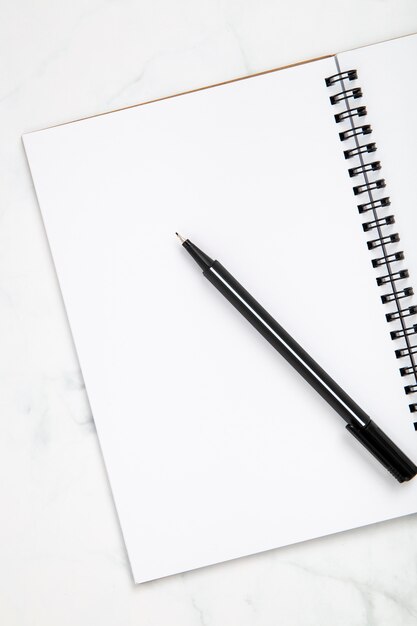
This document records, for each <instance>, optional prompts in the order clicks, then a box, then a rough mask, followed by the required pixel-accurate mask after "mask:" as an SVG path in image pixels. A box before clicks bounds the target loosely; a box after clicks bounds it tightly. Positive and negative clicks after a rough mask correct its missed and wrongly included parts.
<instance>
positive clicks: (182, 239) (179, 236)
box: [175, 233, 186, 244]
mask: <svg viewBox="0 0 417 626" xmlns="http://www.w3.org/2000/svg"><path fill="white" fill-rule="evenodd" d="M175 234H176V235H177V237H178V239H179V240H180V241H181V243H182V244H183V243H184V241H186V239H184V237H181V235H180V234H179V233H175Z"/></svg>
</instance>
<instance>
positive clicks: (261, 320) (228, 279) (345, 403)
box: [203, 261, 371, 426]
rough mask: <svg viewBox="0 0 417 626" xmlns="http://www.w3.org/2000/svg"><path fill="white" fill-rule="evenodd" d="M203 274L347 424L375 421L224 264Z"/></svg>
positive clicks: (363, 423) (363, 424) (212, 266)
mask: <svg viewBox="0 0 417 626" xmlns="http://www.w3.org/2000/svg"><path fill="white" fill-rule="evenodd" d="M203 273H204V276H205V277H206V278H207V279H208V280H209V281H210V282H211V283H212V285H214V286H215V287H216V288H217V289H218V290H219V291H220V292H221V293H222V294H223V295H224V297H225V298H226V299H227V300H228V301H229V302H230V303H231V304H232V305H233V306H234V307H235V308H236V309H237V310H238V311H239V312H240V313H241V314H242V315H243V317H245V318H246V319H247V320H248V322H250V324H252V326H254V327H255V328H256V330H257V331H258V332H259V333H260V334H261V335H262V336H263V337H264V338H265V339H266V340H267V341H268V342H269V343H270V344H271V345H272V346H273V347H274V348H275V349H276V350H277V351H278V352H279V353H280V354H281V355H282V356H283V357H284V359H286V360H287V361H288V363H290V365H292V366H293V367H294V369H296V370H297V372H298V373H299V374H301V376H303V378H305V380H306V381H307V382H308V383H310V385H311V386H312V387H313V388H314V389H315V390H316V391H317V392H318V393H319V394H320V395H321V396H322V397H323V398H324V399H325V400H326V401H327V402H328V403H329V404H330V405H331V406H332V407H333V408H334V410H335V411H337V413H338V414H339V415H340V416H341V417H342V418H343V419H344V420H345V422H347V423H348V424H353V425H355V424H356V425H360V426H365V425H366V424H368V423H369V422H370V421H371V418H370V417H369V415H367V414H366V413H365V411H363V410H362V409H361V408H360V406H359V405H358V404H356V402H354V400H352V398H351V397H350V396H349V395H348V394H347V393H346V392H345V391H344V390H343V389H342V388H341V387H340V386H339V385H338V384H337V383H336V382H335V381H334V380H333V379H332V378H331V377H330V376H329V375H328V374H327V372H325V371H324V369H323V368H322V367H320V365H319V364H318V363H317V362H316V361H315V360H314V359H312V358H311V356H310V355H309V354H308V353H307V352H306V351H305V350H304V349H303V348H302V347H301V346H300V344H299V343H297V342H296V341H295V340H294V339H293V338H292V337H291V335H289V334H288V333H287V331H286V330H285V329H284V328H283V327H282V326H281V325H280V324H278V322H277V321H276V320H275V319H274V318H273V317H272V316H271V315H270V314H269V313H268V312H267V311H266V310H265V309H264V308H263V307H262V306H261V305H260V304H259V302H257V300H255V298H254V297H253V296H251V294H250V293H249V292H248V291H246V289H245V288H244V287H242V285H241V284H240V283H239V282H238V281H237V280H236V279H235V278H234V277H233V276H232V275H231V274H230V273H229V272H228V271H227V270H226V268H225V267H223V265H222V264H221V263H219V262H218V261H214V262H213V263H212V265H211V266H210V268H208V269H206V270H205V271H204V272H203Z"/></svg>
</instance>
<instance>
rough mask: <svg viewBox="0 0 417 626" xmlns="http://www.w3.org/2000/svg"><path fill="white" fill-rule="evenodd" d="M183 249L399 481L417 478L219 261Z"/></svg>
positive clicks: (378, 431)
mask: <svg viewBox="0 0 417 626" xmlns="http://www.w3.org/2000/svg"><path fill="white" fill-rule="evenodd" d="M178 236H179V238H180V239H181V242H182V245H183V246H184V248H185V249H186V250H187V251H188V253H189V254H190V255H191V256H192V257H193V259H194V261H195V262H196V263H197V264H198V265H199V266H200V268H201V269H202V270H203V274H204V276H205V277H206V278H207V279H208V280H209V281H210V282H211V283H212V284H213V285H214V286H215V287H216V289H218V290H219V291H220V292H221V293H222V294H223V295H224V297H225V298H226V299H227V300H228V301H229V302H230V303H231V304H232V305H233V306H234V307H235V308H236V309H237V310H238V311H239V312H240V313H241V314H242V315H243V317H245V318H246V319H247V320H248V322H250V323H251V324H252V326H253V327H254V328H256V330H257V331H258V332H259V333H260V334H261V335H262V336H263V337H265V339H266V340H267V341H268V342H269V343H270V344H271V345H272V346H273V347H274V348H275V349H276V350H277V351H278V352H279V353H280V354H281V355H282V356H283V357H284V359H286V360H287V361H288V363H290V364H291V365H292V366H293V368H294V369H295V370H297V372H298V373H299V374H301V376H302V377H303V378H304V379H305V380H306V381H307V382H308V383H310V385H311V386H312V387H313V388H314V389H315V390H316V391H317V392H318V393H319V394H320V396H321V397H322V398H324V399H325V400H326V401H327V402H328V403H329V404H330V406H331V407H333V409H334V410H335V411H336V412H337V413H338V414H339V415H340V416H341V417H342V418H343V419H344V420H345V422H346V428H347V430H348V432H350V433H351V434H352V435H353V436H354V437H355V438H356V439H357V440H358V441H360V443H361V444H362V445H363V446H364V447H365V448H366V449H367V450H368V452H370V453H371V454H372V455H373V456H374V457H375V458H376V459H378V461H379V462H380V463H381V464H382V465H383V466H384V467H385V468H386V469H387V470H388V471H389V472H391V474H392V475H393V476H394V477H395V478H396V479H397V480H398V481H399V482H404V481H408V480H410V479H411V478H413V477H414V476H415V475H416V474H417V467H416V465H415V464H414V463H413V461H411V459H409V458H408V456H407V455H406V454H404V452H403V451H402V450H400V448H398V446H397V445H396V444H395V443H394V442H393V441H392V440H391V439H390V438H389V437H388V435H386V434H385V433H384V432H383V431H382V430H381V429H380V428H379V427H378V426H377V425H376V424H375V423H374V422H373V421H372V420H371V418H370V417H369V415H367V414H366V413H365V411H363V410H362V409H361V408H360V406H359V405H358V404H356V402H355V401H354V400H352V398H351V397H350V396H349V395H348V394H347V393H346V392H345V391H343V389H342V388H341V387H340V386H339V385H338V384H337V383H336V382H335V381H334V380H333V378H331V377H330V376H329V374H327V372H325V371H324V369H323V368H322V367H320V365H319V364H318V363H317V362H316V361H315V360H314V359H312V358H311V356H310V355H309V354H308V353H307V352H306V351H305V350H304V349H303V348H302V347H301V346H300V344H298V343H297V342H296V341H295V340H294V339H293V338H292V337H291V335H289V334H288V333H287V331H286V330H285V329H284V328H283V327H282V326H281V325H280V324H278V322H277V321H276V320H274V318H273V317H272V316H271V315H270V314H269V313H268V311H266V310H265V309H264V308H263V307H262V306H261V305H260V304H259V302H257V301H256V300H255V298H254V297H253V296H251V294H250V293H249V292H248V291H246V289H245V288H244V287H242V285H241V284H240V283H239V282H238V281H237V280H236V279H235V278H234V277H233V276H232V275H231V274H230V273H229V272H228V271H227V270H226V268H225V267H223V265H222V264H221V263H219V262H218V261H213V260H212V259H211V258H210V257H209V256H207V254H205V253H204V252H203V251H202V250H200V249H199V248H197V246H195V245H194V244H193V243H192V242H191V241H190V240H189V239H183V238H182V237H181V236H180V235H178Z"/></svg>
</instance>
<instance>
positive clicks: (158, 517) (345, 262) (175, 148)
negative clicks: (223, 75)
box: [24, 58, 417, 582]
mask: <svg viewBox="0 0 417 626" xmlns="http://www.w3.org/2000/svg"><path fill="white" fill-rule="evenodd" d="M335 71H336V70H335V60H334V59H333V58H328V59H324V60H320V61H316V62H312V63H309V64H305V65H301V66H298V67H294V68H291V69H287V70H285V71H277V72H272V73H269V74H265V75H262V76H257V77H253V78H249V79H247V80H242V81H238V82H233V83H230V84H226V85H222V86H219V87H215V88H210V89H206V90H202V91H198V92H194V93H190V94H187V95H183V96H179V97H174V98H170V99H167V100H163V101H159V102H155V103H151V104H147V105H144V106H138V107H134V108H130V109H126V110H123V111H119V112H114V113H111V114H107V115H103V116H99V117H95V118H91V119H86V120H82V121H78V122H75V123H71V124H67V125H64V126H60V127H55V128H51V129H48V130H43V131H39V132H36V133H31V134H29V135H26V136H25V137H24V143H25V148H26V151H27V155H28V158H29V162H30V168H31V171H32V175H33V180H34V183H35V188H36V192H37V196H38V199H39V204H40V207H41V211H42V215H43V218H44V222H45V227H46V232H47V235H48V239H49V242H50V246H51V249H52V254H53V258H54V262H55V265H56V270H57V274H58V278H59V281H60V285H61V289H62V293H63V298H64V301H65V305H66V308H67V313H68V318H69V322H70V325H71V330H72V333H73V337H74V341H75V345H76V348H77V352H78V356H79V360H80V364H81V368H82V371H83V375H84V379H85V383H86V387H87V392H88V396H89V399H90V403H91V406H92V410H93V415H94V419H95V422H96V425H97V430H98V434H99V438H100V442H101V446H102V450H103V454H104V458H105V462H106V466H107V470H108V473H109V477H110V482H111V486H112V491H113V495H114V498H115V502H116V506H117V510H118V514H119V517H120V522H121V526H122V530H123V534H124V537H125V541H126V545H127V550H128V554H129V558H130V562H131V566H132V570H133V574H134V578H135V581H136V582H143V581H147V580H150V579H154V578H158V577H161V576H166V575H169V574H174V573H177V572H182V571H185V570H190V569H193V568H197V567H201V566H204V565H208V564H211V563H216V562H219V561H224V560H227V559H232V558H236V557H239V556H243V555H246V554H251V553H255V552H259V551H262V550H268V549H271V548H276V547H278V546H282V545H286V544H290V543H293V542H298V541H302V540H305V539H309V538H313V537H317V536H320V535H325V534H328V533H333V532H337V531H341V530H344V529H348V528H352V527H355V526H359V525H363V524H369V523H371V522H375V521H378V520H382V519H386V518H390V517H393V516H397V515H402V514H406V513H410V512H412V511H415V508H416V505H415V502H416V495H417V483H413V482H411V483H409V484H404V485H399V484H398V483H397V482H396V481H395V480H394V479H393V478H392V476H390V475H389V474H388V473H387V472H386V471H385V470H384V469H383V468H382V466H380V465H379V464H378V463H377V462H376V461H375V460H374V459H373V458H372V457H371V456H370V455H369V453H367V452H366V451H365V450H364V449H363V448H362V447H361V445H360V444H359V443H358V442H357V441H356V440H355V439H354V438H353V437H351V435H349V434H348V433H347V432H346V431H345V429H344V422H343V421H342V420H341V419H340V417H339V416H338V415H337V414H336V413H335V412H334V411H333V410H332V409H331V408H330V407H329V406H328V405H327V404H326V403H325V402H324V400H322V399H321V398H320V397H319V396H318V394H317V393H315V392H314V391H313V390H312V389H311V388H310V387H309V386H308V384H307V383H306V382H305V381H304V380H303V379H302V378H301V377H300V376H299V375H298V374H297V373H296V372H295V371H294V370H292V369H291V368H290V366H289V365H288V364H287V363H286V362H285V361H284V360H283V359H282V358H281V357H280V355H278V354H277V353H276V352H275V351H274V350H273V348H272V347H271V346H269V344H268V343H267V342H265V340H264V339H263V338H262V337H261V336H260V335H259V334H258V333H257V332H256V331H255V330H254V329H253V328H252V327H251V326H250V325H249V324H248V323H247V322H246V320H244V319H243V318H242V316H241V315H240V314H239V313H238V312H237V311H235V310H234V309H233V308H232V307H231V306H230V304H229V303H228V302H227V301H226V300H225V299H224V298H223V297H222V296H221V295H220V294H219V293H218V292H217V291H216V290H215V289H214V288H213V287H212V285H210V284H209V283H208V281H207V280H205V279H204V277H203V276H202V274H201V272H200V271H199V269H198V268H197V266H196V265H195V263H194V262H193V261H192V259H191V258H190V257H189V256H188V254H187V253H186V252H185V250H183V249H182V248H181V246H180V245H179V243H178V240H177V239H176V237H175V235H174V233H175V231H179V232H180V233H182V234H183V235H185V236H188V237H190V239H192V240H193V241H194V242H195V243H196V244H197V245H198V246H199V247H201V248H202V249H203V250H204V251H206V252H207V253H208V254H209V255H211V256H212V257H214V258H217V259H218V260H219V261H220V262H222V263H223V264H224V265H225V267H226V268H227V269H228V270H229V271H230V272H231V273H232V274H234V275H235V277H236V278H237V279H238V280H239V281H240V282H241V283H242V284H243V285H244V286H245V287H246V288H247V289H248V291H249V292H251V293H252V294H253V295H254V297H255V298H257V299H258V300H259V301H260V302H261V303H262V304H263V306H265V308H266V309H267V310H268V311H269V312H270V313H271V314H272V315H273V316H274V317H276V319H277V320H278V321H279V322H280V323H281V324H282V325H283V326H284V327H285V328H286V329H287V330H288V331H289V332H290V333H291V334H293V336H294V337H295V339H297V340H298V341H299V342H300V343H301V345H303V347H304V348H305V349H306V350H307V351H309V352H310V353H311V355H312V356H313V357H314V358H315V359H316V360H317V361H318V362H319V363H320V364H321V365H322V366H323V367H324V368H325V369H326V370H327V371H328V372H329V373H330V374H331V375H332V376H333V377H334V378H335V379H336V380H337V381H338V382H339V383H340V384H341V385H342V386H343V387H344V388H345V390H346V391H347V392H348V393H349V394H350V395H352V396H353V398H354V399H355V400H356V401H357V402H358V403H359V404H360V405H362V406H363V408H364V410H366V411H367V412H369V414H370V415H371V416H372V417H374V418H375V419H376V421H377V423H378V424H380V425H381V426H382V427H383V428H384V429H386V431H387V432H388V434H390V435H391V436H393V438H394V439H396V441H397V442H398V443H399V444H400V445H402V446H403V447H404V449H405V450H406V451H407V452H409V453H411V452H412V451H413V441H414V439H413V438H414V433H413V431H412V430H411V429H410V423H409V420H408V409H407V404H406V403H405V402H404V394H403V390H402V386H401V381H400V380H399V379H398V377H397V370H396V363H395V362H394V359H393V349H392V345H391V344H390V343H389V342H388V341H386V337H387V332H388V329H387V325H386V323H385V317H384V308H383V307H382V305H381V303H380V298H379V292H378V288H377V287H376V283H375V276H374V274H373V271H372V268H371V267H370V258H369V252H368V250H367V248H366V244H365V239H364V234H363V232H362V228H361V224H360V221H358V220H359V218H358V213H357V209H356V206H355V201H354V197H353V194H352V189H351V181H350V179H349V177H348V174H347V169H346V162H345V160H344V158H343V155H342V149H341V144H340V141H339V138H338V132H337V131H338V129H337V126H336V125H335V123H334V119H333V111H332V107H331V106H330V103H329V93H328V91H329V90H328V88H327V87H326V86H325V83H324V79H325V77H326V76H329V75H331V74H334V73H335Z"/></svg>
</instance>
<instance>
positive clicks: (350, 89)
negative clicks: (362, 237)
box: [325, 70, 417, 431]
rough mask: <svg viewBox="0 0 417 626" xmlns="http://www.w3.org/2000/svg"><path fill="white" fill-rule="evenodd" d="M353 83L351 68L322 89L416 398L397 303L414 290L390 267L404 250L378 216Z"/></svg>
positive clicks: (416, 310)
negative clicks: (336, 127)
mask: <svg viewBox="0 0 417 626" xmlns="http://www.w3.org/2000/svg"><path fill="white" fill-rule="evenodd" d="M357 80H358V72H357V70H348V71H344V72H342V71H339V72H338V73H337V74H334V75H333V76H329V77H328V78H326V79H325V81H326V85H327V87H330V88H332V89H334V90H335V93H333V94H332V95H330V97H329V99H330V103H331V105H332V106H336V107H338V108H339V109H340V110H338V111H337V113H335V115H334V118H335V121H336V123H337V124H342V128H343V130H342V131H341V132H339V138H340V141H342V142H346V143H347V145H348V147H347V149H345V150H344V151H343V154H344V157H345V159H347V160H350V159H354V165H353V166H352V167H350V168H348V173H349V176H350V177H351V178H355V179H358V181H359V182H358V183H357V184H355V185H353V186H352V189H353V193H354V195H355V196H361V195H364V196H366V202H362V203H361V204H358V205H357V208H358V212H359V214H360V215H363V216H364V217H366V218H367V219H366V221H364V222H363V223H362V229H363V231H364V232H365V233H375V237H373V238H372V239H369V240H368V241H367V242H366V243H367V246H368V249H369V250H370V251H372V252H374V251H375V252H376V253H378V254H377V255H376V256H375V257H374V258H372V266H373V267H374V268H375V269H377V270H378V271H380V275H378V276H377V277H376V282H377V285H378V286H380V287H388V289H389V291H388V292H386V293H384V294H383V295H381V301H382V303H383V304H387V305H390V306H391V307H392V310H391V311H390V312H389V313H387V314H386V316H385V317H386V320H387V322H389V323H392V322H396V323H397V324H398V325H399V326H398V328H396V329H395V330H392V331H391V333H390V336H391V339H392V340H393V341H395V342H401V345H400V347H398V348H397V349H396V350H395V356H396V357H397V359H407V364H406V365H405V366H403V367H401V368H400V370H399V371H400V374H401V376H403V377H407V378H408V379H409V380H408V381H407V382H408V383H409V384H407V385H405V386H404V392H405V394H406V395H407V396H410V395H412V394H416V397H417V323H412V320H410V321H409V318H413V317H414V316H417V306H414V305H409V306H404V305H403V302H404V299H405V300H407V298H410V296H412V295H413V293H414V292H413V289H412V287H404V286H403V285H404V283H403V282H402V281H404V280H406V279H408V278H409V272H408V270H407V269H404V268H400V269H398V266H397V265H396V264H397V263H400V262H402V261H404V252H403V251H401V250H396V249H395V248H396V247H397V243H398V242H399V241H400V236H399V234H398V233H397V232H392V230H393V228H392V226H393V224H395V216H394V215H392V214H389V215H384V212H385V210H386V209H387V208H388V207H390V205H391V200H390V198H389V197H388V196H387V195H382V194H381V190H384V189H385V187H386V182H385V179H384V178H380V177H377V175H378V173H379V171H380V170H381V162H380V161H378V160H375V159H369V156H368V155H372V153H374V152H376V150H377V146H376V144H375V143H374V142H372V141H371V142H369V141H367V139H368V137H367V136H368V135H371V134H372V126H371V125H370V124H363V123H362V120H360V121H359V118H362V117H366V116H367V114H368V112H367V109H366V107H365V106H363V105H362V104H361V103H359V104H357V103H356V101H357V100H360V99H361V98H363V93H362V89H361V87H360V86H358V85H357V84H356V81H357ZM352 83H353V85H352ZM344 127H345V128H344ZM363 138H365V140H364V139H363ZM368 216H369V217H368ZM408 406H409V409H410V412H411V413H417V402H414V403H410V404H409V405H408ZM414 428H415V430H416V431H417V422H415V423H414Z"/></svg>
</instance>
